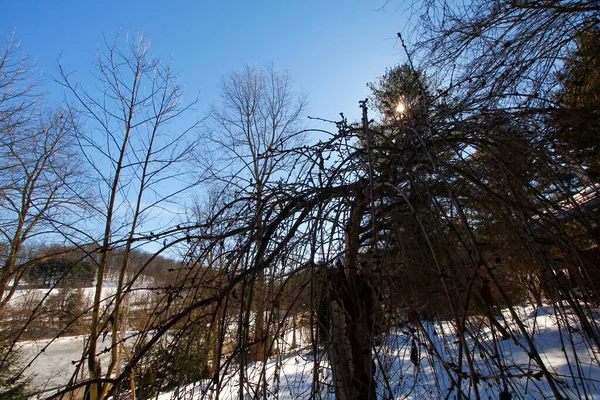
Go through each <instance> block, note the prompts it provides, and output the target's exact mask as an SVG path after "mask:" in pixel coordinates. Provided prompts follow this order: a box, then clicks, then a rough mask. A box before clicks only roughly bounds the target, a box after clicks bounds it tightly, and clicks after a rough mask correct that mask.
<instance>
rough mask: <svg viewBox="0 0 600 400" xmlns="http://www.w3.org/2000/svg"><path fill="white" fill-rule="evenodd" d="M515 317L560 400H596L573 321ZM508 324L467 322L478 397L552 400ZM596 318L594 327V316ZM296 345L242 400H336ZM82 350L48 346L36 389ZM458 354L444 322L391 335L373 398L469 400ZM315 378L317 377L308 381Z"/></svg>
mask: <svg viewBox="0 0 600 400" xmlns="http://www.w3.org/2000/svg"><path fill="white" fill-rule="evenodd" d="M516 311H517V312H518V314H519V317H520V319H521V321H522V322H523V327H522V328H524V329H525V332H526V333H527V336H529V337H531V338H532V340H533V342H534V343H535V345H536V347H537V349H538V353H539V355H540V357H541V359H542V360H543V362H544V364H545V366H546V368H547V370H548V373H550V374H552V376H553V377H554V379H555V382H556V386H557V388H558V389H559V390H560V392H561V393H562V394H563V396H565V397H567V398H570V399H579V398H582V399H586V398H587V399H599V400H600V361H599V354H598V353H597V352H595V351H592V349H594V348H595V346H594V345H593V344H591V343H590V342H589V339H588V338H587V336H586V335H585V334H583V333H582V332H583V331H582V329H581V328H580V327H579V326H578V323H577V321H576V319H575V316H574V315H572V314H570V313H569V312H566V313H564V312H563V313H559V315H560V317H559V318H557V317H556V316H555V315H556V314H555V310H554V308H552V307H550V306H548V307H544V308H541V309H538V310H534V309H533V308H532V307H525V306H523V307H518V308H516ZM505 317H506V321H509V322H508V328H509V329H510V331H511V335H512V337H511V338H510V339H507V340H500V339H499V338H497V339H498V340H493V336H494V335H493V332H492V331H490V329H486V328H485V324H483V323H482V322H481V320H478V319H475V320H474V321H473V322H472V323H473V324H482V325H479V326H477V327H476V328H477V329H476V331H477V332H478V334H477V335H476V336H471V337H469V338H468V341H467V343H468V346H469V349H470V352H471V354H472V356H473V365H474V370H475V371H476V372H477V377H476V379H479V385H478V390H479V395H480V396H481V398H483V399H488V398H491V399H498V398H499V397H500V394H501V392H502V391H506V392H507V393H510V394H511V395H512V399H544V398H549V399H551V398H556V397H555V396H554V395H553V393H552V390H551V388H550V386H549V385H548V382H547V380H546V379H545V378H544V377H543V373H542V370H541V369H540V367H539V365H537V363H536V362H535V361H534V359H533V358H532V357H530V353H529V351H528V350H527V349H528V348H529V347H528V344H527V340H526V338H525V336H524V335H523V331H522V330H521V329H520V328H519V327H518V325H517V323H516V322H515V321H512V318H510V315H509V314H506V315H505ZM595 318H596V320H597V321H598V319H599V318H598V315H595ZM510 321H512V322H510ZM474 331H475V330H474ZM297 339H298V342H299V343H302V346H304V347H302V348H301V349H300V350H298V349H296V350H292V349H290V348H289V343H290V340H291V338H290V333H289V332H288V333H286V335H284V336H283V337H282V338H281V339H279V346H280V349H282V351H281V352H280V354H281V356H280V357H278V358H276V359H272V360H270V361H269V362H268V363H266V364H264V365H263V364H262V363H255V364H253V365H251V366H249V367H248V368H246V369H245V371H244V375H245V379H244V392H245V394H246V396H245V397H247V398H253V397H254V395H256V394H257V393H256V390H257V387H260V385H259V382H263V385H262V387H264V388H266V389H264V392H262V393H264V394H266V395H267V396H268V397H269V398H276V399H299V398H311V397H312V398H314V397H315V396H313V395H311V394H312V393H316V392H318V393H320V397H321V398H327V399H333V398H334V395H333V388H332V386H331V373H330V369H329V365H328V363H327V360H326V356H325V352H324V351H323V350H319V351H318V352H317V354H318V355H317V358H316V359H315V358H314V357H313V356H312V351H311V346H310V345H309V344H308V337H307V334H306V331H304V334H303V335H300V334H299V336H298V338H297ZM44 343H45V342H27V343H23V347H22V348H23V351H25V352H27V353H28V354H30V355H31V356H33V355H34V354H37V353H38V352H39V350H40V349H41V348H42V347H43V346H44ZM82 345H83V341H82V339H81V338H65V339H60V340H57V341H54V342H53V343H52V344H50V345H49V346H48V347H47V348H46V349H45V351H44V353H42V354H41V355H40V356H39V357H38V358H37V359H36V361H35V363H34V364H33V365H32V367H31V369H30V370H29V373H30V374H31V376H35V377H34V379H35V382H36V385H42V386H43V385H46V386H45V387H51V386H52V385H60V384H64V383H66V381H67V380H68V378H70V376H71V374H72V371H73V366H72V363H71V360H78V359H80V357H81V350H82ZM459 346H460V343H459V340H458V338H457V336H456V335H455V334H454V333H453V328H452V326H451V325H450V324H449V323H447V322H434V323H428V322H423V323H422V324H421V326H420V327H411V326H407V327H405V328H403V329H398V330H396V331H395V332H393V333H392V334H390V335H389V336H388V337H387V338H386V339H385V340H384V342H383V343H382V344H381V346H379V347H378V348H377V349H376V352H375V355H376V357H375V360H376V366H377V380H378V397H379V398H386V399H388V398H393V399H423V398H445V397H446V396H447V395H448V394H451V393H456V387H458V386H460V387H461V390H462V391H463V393H464V394H465V395H466V396H467V397H470V398H473V397H474V389H473V386H472V385H471V384H470V382H471V381H472V380H471V379H469V374H468V368H467V366H466V365H464V364H465V363H466V362H465V361H464V357H463V358H462V361H461V360H460V359H459V357H458V353H459ZM411 356H412V357H411ZM415 356H416V358H415ZM500 361H501V362H500ZM460 362H462V363H463V366H462V369H461V370H462V371H463V374H459V373H457V372H458V371H459V368H458V364H459V363H460ZM69 371H70V372H69ZM313 371H317V373H316V374H313ZM447 371H450V373H447ZM453 381H454V382H453ZM264 382H266V385H264ZM216 391H217V386H216V383H215V382H213V381H205V382H197V383H196V384H191V385H188V386H186V387H181V388H179V389H178V390H175V391H172V392H169V393H162V394H160V395H159V396H158V398H159V399H161V400H170V399H214V398H216V397H217V396H216ZM218 392H219V398H221V399H230V398H239V392H240V373H239V369H238V370H236V369H235V368H234V366H230V367H229V368H228V369H227V371H225V372H224V373H223V374H222V375H221V376H220V382H219V385H218ZM317 397H319V396H317ZM452 397H454V396H452Z"/></svg>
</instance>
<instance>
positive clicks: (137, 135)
mask: <svg viewBox="0 0 600 400" xmlns="http://www.w3.org/2000/svg"><path fill="white" fill-rule="evenodd" d="M149 50H150V48H149V42H148V41H147V40H145V39H144V38H143V37H142V36H141V35H138V36H135V37H132V38H128V39H127V41H126V43H125V46H124V47H123V48H120V47H119V46H118V45H117V44H116V43H114V44H111V43H106V48H105V51H104V52H102V53H101V54H100V55H99V58H98V60H97V64H96V74H97V79H98V83H99V84H100V85H101V87H102V88H103V90H102V91H101V92H100V93H95V92H89V91H86V90H84V89H83V88H82V87H81V86H80V85H78V84H76V83H74V82H73V80H72V78H71V76H70V75H69V74H68V73H66V72H65V70H64V69H63V68H61V80H60V81H61V83H62V84H63V85H64V87H65V88H66V91H67V94H69V95H71V96H72V97H73V98H74V100H75V102H76V103H78V106H79V112H80V115H81V118H82V119H84V124H83V125H82V127H81V129H80V130H79V131H78V141H79V145H80V148H81V152H82V153H83V154H84V156H85V158H86V160H87V162H88V164H89V166H90V168H91V169H92V170H93V171H94V172H95V174H96V176H97V185H98V188H99V193H98V196H99V198H100V200H101V202H100V204H98V206H97V211H98V214H99V218H100V220H101V221H102V223H101V224H100V225H101V226H102V232H99V233H100V235H99V240H98V245H99V247H98V252H99V254H100V258H99V261H98V272H97V276H96V287H95V298H94V306H93V307H94V308H93V310H92V319H91V324H90V334H89V340H88V348H87V350H86V353H87V354H86V359H87V370H88V377H89V380H90V384H89V387H88V392H89V396H90V399H103V398H105V396H106V394H107V393H108V391H109V390H110V389H111V387H112V385H111V383H110V379H108V378H110V377H111V376H113V375H114V374H115V373H117V374H118V372H119V370H120V368H121V355H120V348H121V346H120V344H119V343H121V340H122V338H121V333H122V332H124V331H126V322H125V320H124V317H125V310H126V304H127V298H128V296H127V294H128V288H131V287H132V286H133V285H134V283H135V280H136V279H137V277H139V271H138V273H136V274H134V275H133V278H132V279H130V280H129V281H126V277H127V276H128V275H127V272H128V262H129V253H130V252H131V251H132V249H134V248H136V247H137V246H141V245H143V244H145V243H150V242H153V241H158V240H161V241H165V243H163V246H164V247H166V241H167V240H168V239H167V236H166V235H164V236H162V237H161V235H160V233H162V231H163V230H164V229H165V227H168V226H169V224H170V223H172V221H173V220H174V219H173V215H172V214H171V215H169V213H168V212H167V211H165V209H167V208H169V207H181V206H182V204H180V203H179V202H180V201H181V197H180V196H181V195H182V194H183V193H184V192H186V191H188V190H189V189H190V188H191V187H193V186H194V185H196V183H197V182H198V180H197V179H196V178H195V177H196V176H197V175H196V174H188V175H186V174H185V172H186V171H187V168H190V167H191V159H192V156H193V154H194V149H195V147H194V145H193V140H192V139H193V138H192V137H191V134H192V133H193V128H194V126H195V124H193V125H192V126H188V127H184V128H181V127H179V126H177V125H175V124H174V123H173V122H174V120H175V119H176V118H177V117H179V116H181V115H182V114H183V113H185V112H186V111H188V110H190V107H191V106H192V105H193V104H194V103H195V101H194V102H192V103H190V104H188V105H185V104H184V102H183V101H182V94H183V93H182V87H181V86H180V85H179V83H178V82H177V79H176V76H175V74H174V72H173V70H172V68H171V66H170V65H164V64H162V63H161V61H160V60H158V59H157V58H154V57H153V56H152V55H151V54H150V52H149ZM161 212H162V216H161ZM161 247H162V246H161ZM115 248H121V251H120V252H119V256H120V260H121V265H119V267H118V278H117V282H116V289H115V294H114V297H113V296H111V297H105V295H104V294H103V288H104V282H105V279H106V274H107V269H108V265H109V261H110V256H111V252H112V251H113V249H115ZM103 332H104V334H106V333H107V332H110V333H111V352H110V357H109V361H108V364H107V365H106V366H105V368H106V369H104V370H103V369H102V365H101V361H100V358H99V354H98V349H97V345H96V342H97V340H98V338H99V337H100V335H101V334H102V333H103Z"/></svg>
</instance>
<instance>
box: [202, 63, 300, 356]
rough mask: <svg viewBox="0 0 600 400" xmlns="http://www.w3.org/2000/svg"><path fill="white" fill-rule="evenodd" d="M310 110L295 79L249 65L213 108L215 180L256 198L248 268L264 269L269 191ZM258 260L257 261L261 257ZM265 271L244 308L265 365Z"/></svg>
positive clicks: (229, 79) (226, 82)
mask: <svg viewBox="0 0 600 400" xmlns="http://www.w3.org/2000/svg"><path fill="white" fill-rule="evenodd" d="M305 109H306V99H305V97H304V96H303V95H302V94H300V93H297V92H295V91H294V89H293V82H292V79H291V77H290V75H289V74H288V73H287V72H285V71H280V70H278V69H277V68H276V67H275V66H273V65H271V66H270V67H268V68H265V69H261V68H258V67H255V66H250V65H246V66H245V67H244V68H242V69H240V70H237V71H233V72H231V73H230V74H228V75H226V76H224V77H223V79H222V81H221V102H220V103H218V104H215V105H213V106H212V113H211V115H212V118H211V122H212V124H211V138H212V141H213V146H215V150H216V151H217V152H218V153H219V154H220V156H219V157H218V159H217V160H215V161H216V163H215V165H216V167H217V168H221V169H220V170H219V171H218V172H217V171H215V175H214V177H215V178H216V179H219V180H223V181H227V182H230V184H232V185H233V186H234V187H237V188H238V190H241V191H243V192H244V193H245V194H246V195H248V196H250V197H252V198H253V201H254V205H253V207H252V209H251V210H250V213H251V214H250V217H249V218H252V219H253V220H254V229H255V232H254V233H253V237H254V243H253V245H252V249H253V250H252V251H251V252H249V253H248V254H247V257H248V260H247V265H248V266H252V265H262V264H263V262H264V260H262V259H260V257H259V256H258V255H257V254H258V253H257V249H259V248H261V247H262V246H263V243H262V237H263V236H264V232H263V230H264V229H265V228H264V218H265V216H264V212H265V204H264V202H265V195H264V192H265V190H266V188H267V187H268V186H269V185H274V184H276V181H277V180H278V179H279V178H283V174H287V173H288V172H289V167H290V166H291V165H292V163H293V162H294V161H295V160H294V159H293V157H290V156H285V155H284V153H283V152H282V151H283V150H285V149H289V148H291V147H293V146H294V145H296V144H298V143H299V140H300V139H301V137H302V133H301V127H302V124H301V120H300V118H301V117H302V115H303V113H304V111H305ZM257 257H258V258H257ZM264 273H265V272H264V269H263V268H259V269H256V272H255V274H254V276H252V277H251V278H250V280H249V281H248V282H247V284H248V285H249V287H248V289H246V290H245V294H246V295H247V299H244V300H243V301H247V305H248V307H247V308H245V309H244V308H242V313H243V314H245V316H243V317H242V321H244V322H242V324H241V325H240V342H241V343H242V344H241V345H242V346H244V345H245V342H246V341H247V340H248V338H247V335H248V332H245V333H244V330H246V329H248V325H249V317H250V314H251V312H250V311H251V307H250V305H251V304H254V305H255V308H254V311H255V313H256V320H255V323H254V333H253V338H254V340H255V341H256V344H255V350H254V356H253V357H254V358H255V359H257V360H265V359H266V358H265V357H267V354H266V352H265V346H266V343H265V341H266V339H265V304H264V303H265V290H266V287H265V285H266V281H265V276H264Z"/></svg>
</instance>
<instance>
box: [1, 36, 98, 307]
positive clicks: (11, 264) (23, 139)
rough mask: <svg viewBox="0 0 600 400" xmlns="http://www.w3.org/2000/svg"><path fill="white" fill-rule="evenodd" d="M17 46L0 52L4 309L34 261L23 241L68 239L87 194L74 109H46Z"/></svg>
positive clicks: (9, 46) (25, 60) (29, 68)
mask: <svg viewBox="0 0 600 400" xmlns="http://www.w3.org/2000/svg"><path fill="white" fill-rule="evenodd" d="M18 51H19V49H18V47H15V46H14V43H12V42H11V41H9V42H8V43H7V44H6V47H5V48H4V49H3V52H2V56H0V91H1V92H0V156H1V158H2V164H1V165H0V170H1V174H0V235H1V239H0V240H1V241H2V243H3V246H2V252H1V253H0V260H1V262H2V274H1V276H0V308H2V307H3V306H4V305H5V304H6V303H7V302H8V301H9V300H10V298H11V297H12V295H13V294H14V290H15V288H16V287H17V285H18V284H19V282H20V281H21V279H22V278H23V276H24V274H25V273H26V272H27V270H28V269H29V268H30V267H31V266H32V265H33V264H35V262H36V260H35V259H33V258H32V257H30V256H28V255H26V254H24V253H23V250H24V245H25V244H26V243H27V242H28V241H30V240H31V239H33V238H35V237H42V236H43V237H44V238H45V240H52V239H50V238H54V239H55V240H64V237H63V236H61V235H63V234H68V233H70V232H72V230H71V226H73V225H75V224H76V223H77V222H78V221H79V219H80V218H81V216H82V215H81V213H80V212H81V211H82V209H83V208H84V207H85V201H82V199H84V198H85V195H86V193H85V192H86V190H85V185H84V179H83V175H82V171H83V170H82V168H81V167H80V163H79V157H78V154H77V151H76V142H75V129H76V124H77V121H76V120H74V119H73V118H71V117H72V115H71V113H72V110H70V109H68V108H65V109H62V110H61V109H55V110H53V109H50V108H49V107H47V108H46V106H45V105H44V98H43V95H42V94H41V93H40V91H39V90H38V88H37V86H36V85H37V84H36V81H35V80H34V78H35V76H34V73H33V69H32V68H33V67H32V65H31V64H29V63H28V61H27V59H26V58H18ZM57 234H58V236H57ZM38 261H39V260H38Z"/></svg>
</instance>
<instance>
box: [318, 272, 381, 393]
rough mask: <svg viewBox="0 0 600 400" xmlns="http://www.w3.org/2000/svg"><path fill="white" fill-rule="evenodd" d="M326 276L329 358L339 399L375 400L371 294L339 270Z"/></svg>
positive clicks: (362, 282)
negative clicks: (327, 282)
mask: <svg viewBox="0 0 600 400" xmlns="http://www.w3.org/2000/svg"><path fill="white" fill-rule="evenodd" d="M328 275H329V325H330V327H329V331H330V343H329V348H328V349H329V359H330V363H331V366H332V372H333V382H334V387H335V396H336V399H338V400H358V399H362V400H364V399H368V400H371V399H373V400H374V399H375V398H376V391H375V379H374V373H375V365H374V363H373V359H372V356H371V348H372V345H371V343H372V340H371V339H372V334H373V332H372V327H373V320H372V312H373V309H372V304H373V301H372V291H371V289H370V287H369V286H368V284H367V282H366V281H365V280H364V279H363V278H362V277H361V276H357V277H356V278H355V279H352V278H348V277H346V275H345V274H344V272H343V271H342V270H335V271H331V272H330V274H328Z"/></svg>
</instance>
